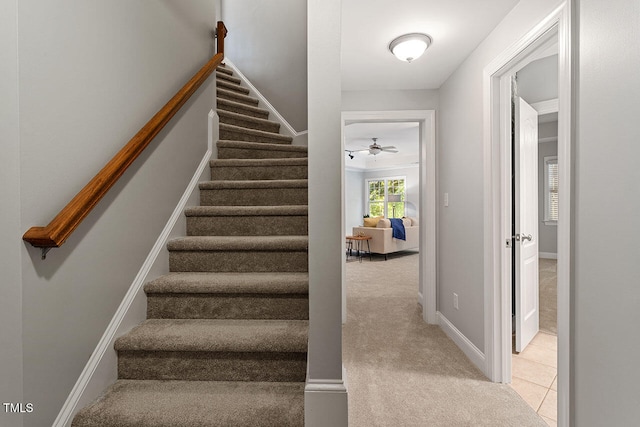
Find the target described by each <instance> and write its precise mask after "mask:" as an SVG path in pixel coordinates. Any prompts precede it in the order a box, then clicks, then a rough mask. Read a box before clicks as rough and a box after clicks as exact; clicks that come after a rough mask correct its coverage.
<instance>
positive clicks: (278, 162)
mask: <svg viewBox="0 0 640 427" xmlns="http://www.w3.org/2000/svg"><path fill="white" fill-rule="evenodd" d="M221 142H222V141H221ZM243 144H245V143H243ZM260 145H261V146H262V145H263V144H260ZM277 147H278V148H280V145H278V146H277ZM294 147H297V146H294ZM304 148H306V147H304ZM308 163H309V161H308V159H307V158H306V157H303V158H287V159H215V160H211V161H210V162H209V165H210V166H211V167H231V168H242V167H254V166H307V164H308Z"/></svg>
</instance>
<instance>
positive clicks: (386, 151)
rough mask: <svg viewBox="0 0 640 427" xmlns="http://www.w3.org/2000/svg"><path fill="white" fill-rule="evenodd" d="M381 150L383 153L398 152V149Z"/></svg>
mask: <svg viewBox="0 0 640 427" xmlns="http://www.w3.org/2000/svg"><path fill="white" fill-rule="evenodd" d="M382 151H384V152H385V153H397V152H398V150H382Z"/></svg>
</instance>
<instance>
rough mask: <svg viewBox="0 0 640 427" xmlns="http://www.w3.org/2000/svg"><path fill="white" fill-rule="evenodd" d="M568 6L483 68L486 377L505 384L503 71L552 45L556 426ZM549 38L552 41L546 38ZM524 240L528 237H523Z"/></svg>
mask: <svg viewBox="0 0 640 427" xmlns="http://www.w3.org/2000/svg"><path fill="white" fill-rule="evenodd" d="M570 17H571V5H570V3H563V4H562V5H561V6H559V7H558V8H557V9H556V10H555V11H554V12H553V13H552V14H551V15H549V16H548V17H547V18H545V19H544V20H543V21H542V22H540V23H539V24H538V25H537V26H536V27H535V28H534V29H532V30H531V31H530V32H529V33H527V34H526V35H525V36H524V37H523V38H522V39H521V40H520V41H519V42H518V43H516V44H515V45H513V46H512V47H511V48H509V49H508V50H507V51H505V52H503V54H501V55H500V56H499V57H497V58H496V59H495V60H494V61H493V62H492V63H491V64H489V65H488V66H487V67H486V68H485V72H484V82H485V83H484V87H485V111H486V115H485V123H486V127H485V131H486V132H485V172H486V173H485V200H486V203H485V227H486V230H487V231H486V233H485V248H486V251H485V255H486V258H485V272H486V274H485V296H486V298H485V336H486V337H487V338H486V340H485V342H486V344H485V355H486V361H487V369H486V372H487V375H488V376H489V377H490V378H491V379H492V380H493V381H496V382H503V383H508V382H510V381H511V372H512V363H511V362H512V360H511V353H512V351H511V350H512V299H511V295H512V288H511V286H512V268H513V265H512V264H513V260H512V251H513V248H512V243H513V242H512V240H511V236H513V235H515V234H520V235H521V237H522V233H523V232H524V233H525V235H526V236H527V237H528V234H529V232H528V231H526V230H520V231H518V232H517V233H514V230H513V229H512V222H511V205H512V197H513V195H512V191H511V190H512V185H513V184H512V176H511V159H512V157H511V155H512V152H511V137H512V135H511V120H512V117H511V95H512V87H511V83H512V82H511V76H513V75H514V74H515V73H516V72H517V71H518V70H520V69H522V68H523V67H524V66H525V65H527V64H528V63H530V62H531V61H532V60H533V59H534V58H535V57H536V54H537V53H538V52H540V50H541V49H544V48H545V47H547V46H548V45H549V43H556V44H557V46H558V156H557V162H558V170H559V175H558V177H559V181H560V182H561V183H562V186H563V187H562V188H564V189H566V191H561V192H560V193H559V194H558V196H559V199H558V203H559V206H560V210H559V218H558V225H557V233H558V238H557V242H558V248H557V289H558V295H557V306H558V323H557V324H558V347H557V348H558V355H557V366H558V368H557V369H558V370H557V372H558V380H557V389H558V403H557V421H558V425H561V426H568V425H569V392H570V390H569V385H570V381H569V374H570V366H569V364H570V357H569V308H570V305H569V301H570V298H569V259H570V247H569V241H570V239H569V237H570V234H569V233H570V207H571V201H570V194H571V193H570V189H571V181H570V177H571V169H570V166H571V162H570V158H571V131H570V130H571V105H572V98H571V48H572V46H571V31H570V22H571V21H570ZM554 38H555V40H554ZM527 241H528V238H527Z"/></svg>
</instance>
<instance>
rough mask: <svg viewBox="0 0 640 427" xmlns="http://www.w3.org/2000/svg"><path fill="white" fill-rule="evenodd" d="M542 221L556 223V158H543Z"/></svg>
mask: <svg viewBox="0 0 640 427" xmlns="http://www.w3.org/2000/svg"><path fill="white" fill-rule="evenodd" d="M544 194H545V199H544V221H545V222H550V223H554V222H557V221H558V157H556V156H553V157H545V158H544Z"/></svg>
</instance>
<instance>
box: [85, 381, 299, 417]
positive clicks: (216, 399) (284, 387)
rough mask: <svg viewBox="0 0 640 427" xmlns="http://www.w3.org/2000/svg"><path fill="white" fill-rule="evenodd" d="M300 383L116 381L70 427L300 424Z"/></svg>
mask: <svg viewBox="0 0 640 427" xmlns="http://www.w3.org/2000/svg"><path fill="white" fill-rule="evenodd" d="M304 385H305V384H304V382H242V381H240V382H226V381H153V380H151V381H150V380H147V381H136V380H118V381H116V382H115V384H113V385H112V386H110V387H109V388H108V389H107V390H106V391H105V393H104V395H103V396H102V397H101V398H100V399H98V400H97V401H95V402H94V403H93V404H91V405H90V406H88V407H86V408H84V409H82V410H81V411H80V412H79V413H78V415H77V416H76V418H75V419H74V421H73V424H72V426H73V427H134V426H135V427H196V426H197V427H290V426H297V427H300V426H303V425H304Z"/></svg>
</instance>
